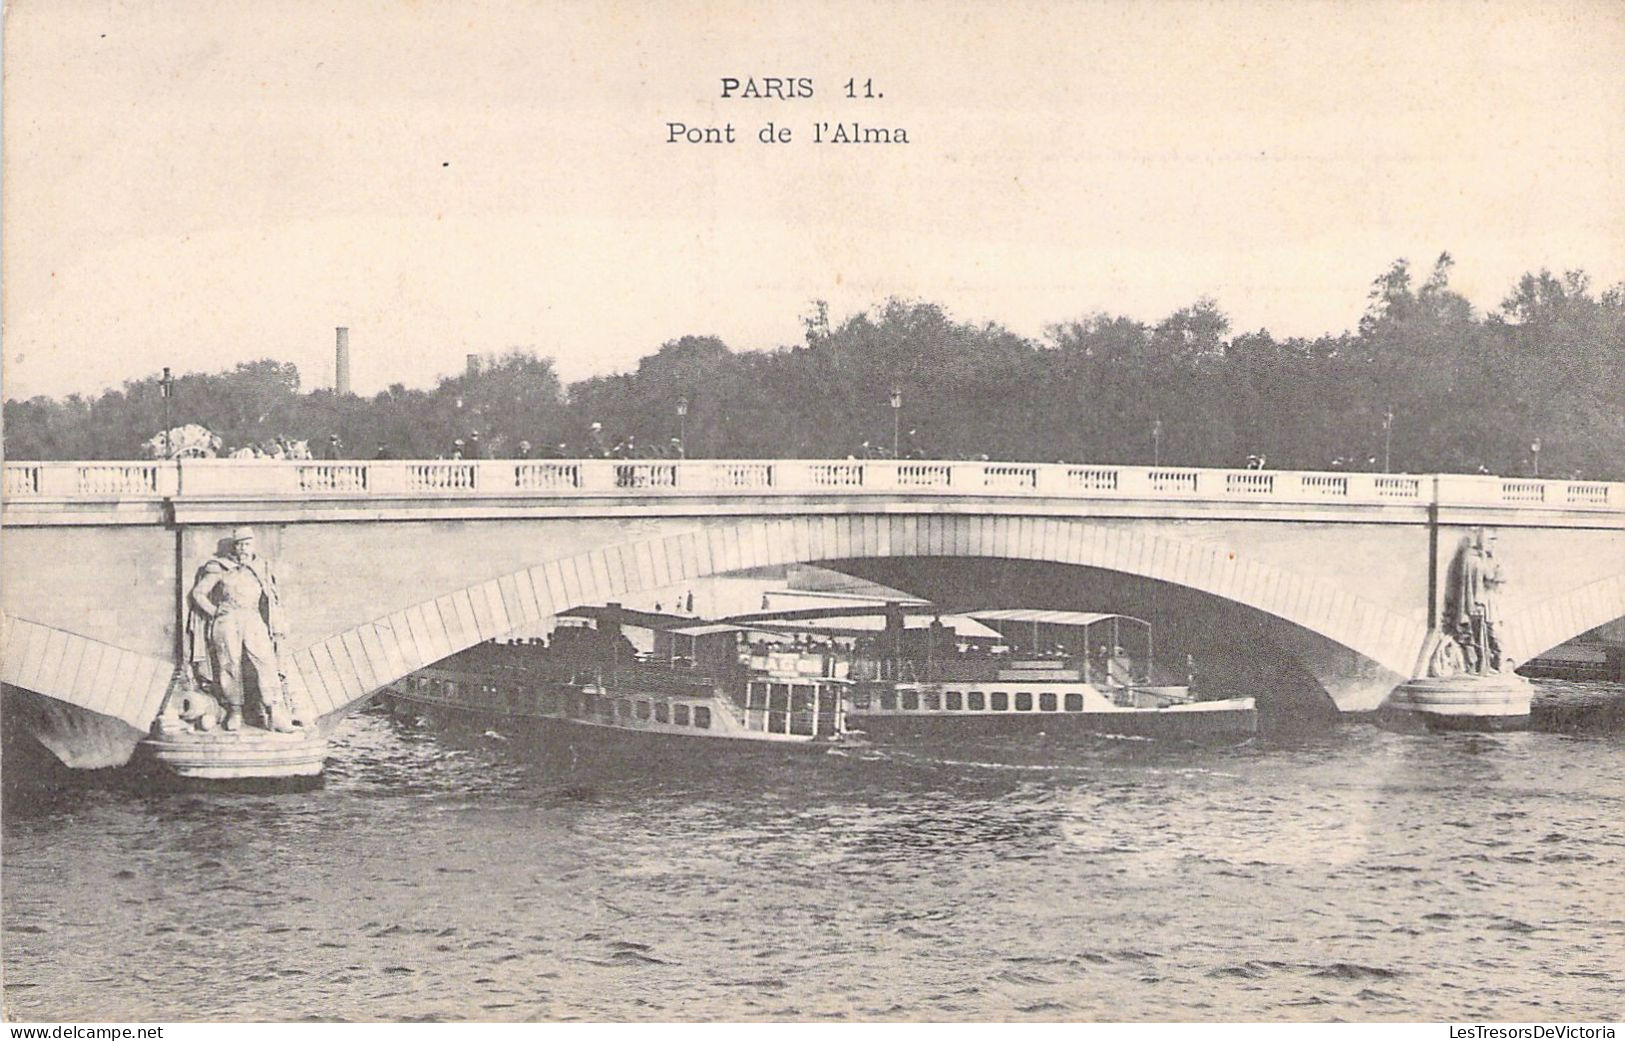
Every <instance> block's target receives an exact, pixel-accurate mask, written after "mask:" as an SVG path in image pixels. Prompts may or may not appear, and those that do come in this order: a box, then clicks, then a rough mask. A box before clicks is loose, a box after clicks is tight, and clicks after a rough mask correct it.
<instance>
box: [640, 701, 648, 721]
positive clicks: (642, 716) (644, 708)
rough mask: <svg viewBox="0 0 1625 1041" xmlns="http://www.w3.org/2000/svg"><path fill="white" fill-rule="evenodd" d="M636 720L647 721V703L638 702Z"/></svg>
mask: <svg viewBox="0 0 1625 1041" xmlns="http://www.w3.org/2000/svg"><path fill="white" fill-rule="evenodd" d="M638 718H639V719H648V718H649V703H648V702H647V701H640V702H638Z"/></svg>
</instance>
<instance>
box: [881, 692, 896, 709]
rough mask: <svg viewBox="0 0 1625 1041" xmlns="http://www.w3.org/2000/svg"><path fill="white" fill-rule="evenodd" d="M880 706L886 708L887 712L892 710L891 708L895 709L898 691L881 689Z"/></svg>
mask: <svg viewBox="0 0 1625 1041" xmlns="http://www.w3.org/2000/svg"><path fill="white" fill-rule="evenodd" d="M880 707H881V708H882V709H884V710H885V711H887V712H890V711H891V710H893V709H895V708H896V707H897V692H896V691H894V690H883V691H881V692H880Z"/></svg>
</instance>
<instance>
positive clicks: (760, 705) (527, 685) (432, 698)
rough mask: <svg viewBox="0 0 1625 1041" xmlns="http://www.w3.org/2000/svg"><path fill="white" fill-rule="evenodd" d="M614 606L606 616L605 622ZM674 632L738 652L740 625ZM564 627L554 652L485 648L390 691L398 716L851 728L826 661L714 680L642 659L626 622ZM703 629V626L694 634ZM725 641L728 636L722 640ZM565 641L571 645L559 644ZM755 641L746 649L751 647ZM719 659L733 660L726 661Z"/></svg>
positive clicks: (686, 664) (612, 728)
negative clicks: (628, 641) (624, 632)
mask: <svg viewBox="0 0 1625 1041" xmlns="http://www.w3.org/2000/svg"><path fill="white" fill-rule="evenodd" d="M608 611H609V609H603V612H601V613H603V614H604V617H606V618H607V617H608V613H607V612H608ZM686 628H687V630H688V631H685V630H684V628H681V627H680V628H678V629H673V630H669V631H668V632H669V633H670V634H672V635H674V636H676V637H678V638H683V637H687V638H688V642H689V648H690V655H693V654H694V651H695V650H698V651H699V652H700V654H699V657H704V656H705V655H706V653H707V646H709V648H711V651H710V656H711V657H713V658H715V657H717V655H716V654H715V649H716V648H717V647H719V646H721V645H723V644H726V645H727V646H729V647H739V646H742V645H741V643H740V641H739V640H738V638H737V636H738V634H739V633H740V632H742V631H743V630H742V629H741V627H738V626H709V627H686ZM587 629H588V631H589V632H595V635H592V636H584V635H582V634H581V633H580V632H579V631H578V629H577V627H567V628H561V629H560V630H558V631H557V632H556V633H555V639H554V644H553V646H552V647H550V648H547V649H543V648H540V647H536V646H534V645H527V644H484V645H481V646H479V647H476V648H471V649H470V650H469V651H465V652H463V653H462V654H459V655H454V656H452V657H451V658H449V659H447V660H445V661H443V662H441V663H438V664H436V665H434V666H431V667H429V668H427V669H423V670H420V671H418V672H416V673H414V674H412V675H411V676H408V677H406V678H405V679H403V680H401V681H399V682H397V683H395V684H393V685H392V686H390V687H389V688H387V689H386V694H385V699H386V701H387V702H388V704H389V705H390V707H391V709H392V710H394V711H396V712H419V713H425V714H428V715H430V716H438V717H441V718H446V717H450V718H453V719H460V720H462V721H464V722H476V721H477V722H480V723H485V724H489V725H491V726H494V727H497V728H498V729H499V730H500V729H501V728H504V727H506V728H507V729H508V730H518V731H530V732H538V733H540V734H543V735H546V734H548V733H551V734H554V735H576V736H581V735H583V734H585V733H591V734H594V735H596V736H609V735H610V734H611V733H616V734H621V735H635V736H641V737H654V738H673V739H683V738H688V739H712V740H722V741H753V742H766V743H772V744H780V745H795V744H806V745H813V744H828V743H830V742H834V741H839V740H840V739H841V738H842V737H843V736H844V734H845V733H846V719H845V706H846V699H847V687H848V686H849V685H850V684H849V683H848V681H847V680H845V679H844V678H841V677H839V676H837V675H836V669H835V668H834V667H833V663H832V662H831V660H830V657H829V656H828V655H826V654H822V653H819V654H802V653H791V654H785V653H778V654H774V655H771V656H764V657H762V658H760V659H758V660H757V661H756V662H755V668H754V669H752V668H750V665H749V664H747V663H746V662H744V661H741V660H740V659H739V656H738V653H737V652H731V653H732V654H734V660H733V662H732V665H733V666H734V667H733V668H726V669H723V670H720V671H721V672H722V673H724V675H720V676H719V675H717V674H713V673H711V672H709V671H705V670H702V669H700V668H698V667H697V666H698V665H699V664H700V662H697V661H696V660H695V657H694V656H683V657H678V656H677V655H676V654H675V652H672V653H670V654H669V655H668V657H666V658H664V659H661V658H656V657H651V656H648V655H644V656H637V655H635V654H634V653H632V652H631V650H630V647H629V646H628V645H623V644H622V642H621V638H620V636H619V631H618V626H616V625H613V624H608V625H605V626H604V627H603V628H602V629H596V627H587ZM695 630H704V631H695ZM724 636H726V637H728V638H729V639H728V640H726V641H724V640H722V639H721V638H722V637H724ZM561 644H562V645H563V646H561ZM746 646H748V645H746ZM723 664H724V665H726V664H729V663H728V662H727V661H726V660H724V661H723Z"/></svg>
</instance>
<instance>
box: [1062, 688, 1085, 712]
mask: <svg viewBox="0 0 1625 1041" xmlns="http://www.w3.org/2000/svg"><path fill="white" fill-rule="evenodd" d="M1066 710H1067V711H1068V712H1082V711H1083V692H1082V691H1078V690H1069V691H1067V692H1066Z"/></svg>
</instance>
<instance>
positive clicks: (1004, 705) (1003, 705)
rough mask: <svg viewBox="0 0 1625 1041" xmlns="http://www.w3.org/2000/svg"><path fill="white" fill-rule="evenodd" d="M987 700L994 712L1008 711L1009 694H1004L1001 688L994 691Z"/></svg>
mask: <svg viewBox="0 0 1625 1041" xmlns="http://www.w3.org/2000/svg"><path fill="white" fill-rule="evenodd" d="M989 701H990V702H991V704H992V707H993V711H995V712H1008V711H1010V695H1008V694H1006V693H1005V692H1004V691H1002V690H996V691H994V692H993V696H992V698H990V699H989Z"/></svg>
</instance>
